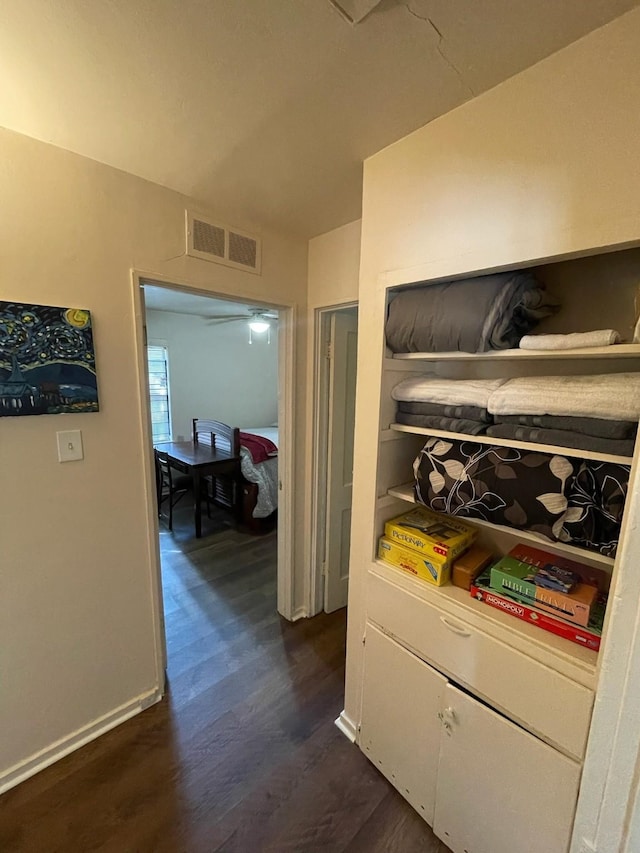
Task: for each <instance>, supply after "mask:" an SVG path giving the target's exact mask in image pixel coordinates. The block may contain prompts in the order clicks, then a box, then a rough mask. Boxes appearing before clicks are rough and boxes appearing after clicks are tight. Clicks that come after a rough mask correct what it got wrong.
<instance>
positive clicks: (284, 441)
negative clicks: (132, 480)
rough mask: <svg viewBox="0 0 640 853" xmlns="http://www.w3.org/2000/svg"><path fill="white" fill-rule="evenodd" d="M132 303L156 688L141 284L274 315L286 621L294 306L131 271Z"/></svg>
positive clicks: (158, 593) (162, 655) (162, 663)
mask: <svg viewBox="0 0 640 853" xmlns="http://www.w3.org/2000/svg"><path fill="white" fill-rule="evenodd" d="M131 279H132V299H133V314H134V325H135V330H134V331H135V348H136V365H137V374H138V414H139V420H140V428H141V433H142V445H143V459H142V464H143V470H144V482H145V496H146V505H147V553H148V558H149V565H150V567H151V595H152V598H153V610H154V637H155V646H156V658H157V661H158V666H159V668H160V678H159V683H160V684H162V683H163V680H164V670H165V668H166V643H165V630H164V610H163V600H162V582H161V575H160V545H159V524H158V517H157V515H156V511H155V500H156V498H155V490H156V486H155V472H154V469H153V439H152V432H151V415H150V411H149V377H148V368H147V358H146V340H145V305H144V293H143V287H144V285H151V286H153V287H165V288H167V289H170V290H179V291H182V292H184V293H193V294H194V295H195V296H209V297H212V298H214V299H225V300H228V301H229V302H238V303H240V304H247V303H250V304H251V305H258V306H260V307H264V308H268V309H272V310H277V311H278V429H279V448H281V449H280V450H279V453H278V480H279V483H278V488H279V499H278V558H277V559H278V580H277V596H278V599H277V608H278V612H279V613H280V614H281V615H282V616H284V618H285V619H288V620H289V621H292V620H294V619H295V618H296V617H297V615H298V614H296V613H295V607H294V604H295V602H294V597H293V596H294V582H293V570H294V563H293V547H294V542H293V536H294V529H295V526H294V519H293V507H294V501H293V484H294V481H295V471H294V452H293V450H294V432H293V430H294V404H295V399H294V396H295V391H294V366H295V324H296V305H295V304H294V303H292V302H265V301H263V300H261V299H255V298H254V297H253V296H252V295H250V294H247V295H243V294H242V293H238V292H235V293H227V292H225V291H221V290H208V289H205V288H203V287H202V286H201V285H200V286H199V285H196V284H192V283H189V282H187V281H185V280H184V278H182V277H180V279H181V280H178V281H176V279H175V278H173V277H169V276H163V275H159V274H158V273H147V272H144V271H142V270H135V269H134V270H132V273H131Z"/></svg>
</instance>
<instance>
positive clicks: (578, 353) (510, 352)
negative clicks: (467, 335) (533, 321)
mask: <svg viewBox="0 0 640 853" xmlns="http://www.w3.org/2000/svg"><path fill="white" fill-rule="evenodd" d="M639 357H640V344H613V345H612V346H610V347H589V348H584V349H582V348H581V349H565V350H526V349H504V350H491V351H490V352H399V353H394V355H393V356H392V359H393V360H397V361H475V362H477V361H513V360H514V359H515V360H517V361H520V360H522V361H532V360H535V361H548V360H553V361H562V360H564V359H580V360H582V359H594V358H598V359H601V358H614V359H615V358H639Z"/></svg>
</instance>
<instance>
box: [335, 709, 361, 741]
mask: <svg viewBox="0 0 640 853" xmlns="http://www.w3.org/2000/svg"><path fill="white" fill-rule="evenodd" d="M335 722H336V726H337V727H338V728H339V729H340V731H341V732H342V734H343V735H345V736H346V737H348V738H349V740H350V741H351V743H355V742H356V736H357V734H358V727H357V726H356V724H355V723H354V722H353V720H350V719H349V717H347V715H346V714H345V712H344V711H342V712H341V713H340V716H339V717H338V719H337V720H336V721H335Z"/></svg>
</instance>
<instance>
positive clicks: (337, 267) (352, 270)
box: [305, 219, 362, 614]
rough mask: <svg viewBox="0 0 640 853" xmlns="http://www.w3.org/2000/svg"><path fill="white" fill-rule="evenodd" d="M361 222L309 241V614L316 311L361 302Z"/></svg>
mask: <svg viewBox="0 0 640 853" xmlns="http://www.w3.org/2000/svg"><path fill="white" fill-rule="evenodd" d="M361 224H362V223H361V221H360V220H359V219H358V220H356V221H355V222H350V223H349V224H348V225H343V226H341V227H340V228H335V229H334V230H333V231H329V232H327V233H326V234H321V235H320V236H319V237H314V238H313V239H312V240H310V241H309V278H308V284H307V306H308V307H307V314H306V323H307V381H306V419H305V425H306V434H307V436H308V444H307V456H306V461H305V488H306V492H307V500H306V501H305V505H306V513H305V530H306V536H305V540H306V547H305V566H307V567H310V568H309V570H308V571H307V572H306V573H305V576H306V578H307V580H308V583H307V585H306V586H305V602H306V603H307V612H308V613H309V614H314V613H317V612H318V611H319V610H321V609H322V607H321V605H320V581H319V578H317V577H316V578H314V577H313V575H314V570H315V568H317V567H315V566H314V565H313V564H314V560H315V557H314V554H315V553H316V547H315V541H314V538H313V534H312V530H313V521H312V516H314V515H315V512H316V506H315V501H314V498H315V495H314V494H313V470H314V464H315V459H316V454H317V450H318V445H317V443H316V442H314V441H312V439H311V436H313V433H314V428H315V427H314V424H315V419H316V416H317V413H316V411H315V407H314V402H315V396H316V394H317V382H318V375H317V373H316V370H315V347H316V335H317V334H318V333H319V328H316V324H317V322H318V319H317V312H318V310H319V309H321V308H328V307H332V306H336V307H337V306H340V305H348V304H351V303H355V302H357V301H358V277H359V272H360V231H361Z"/></svg>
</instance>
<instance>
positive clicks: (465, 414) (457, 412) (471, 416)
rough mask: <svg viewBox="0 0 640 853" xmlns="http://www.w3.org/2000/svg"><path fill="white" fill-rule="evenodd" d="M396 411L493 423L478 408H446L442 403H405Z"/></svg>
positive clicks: (401, 403) (482, 410)
mask: <svg viewBox="0 0 640 853" xmlns="http://www.w3.org/2000/svg"><path fill="white" fill-rule="evenodd" d="M398 411H399V412H406V413H407V414H408V415H438V416H439V417H441V418H466V419H468V420H470V421H486V422H487V423H493V418H492V417H491V415H490V414H489V412H488V411H487V409H481V408H480V407H479V406H447V405H445V404H444V403H420V402H405V401H404V400H401V401H400V402H399V403H398Z"/></svg>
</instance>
